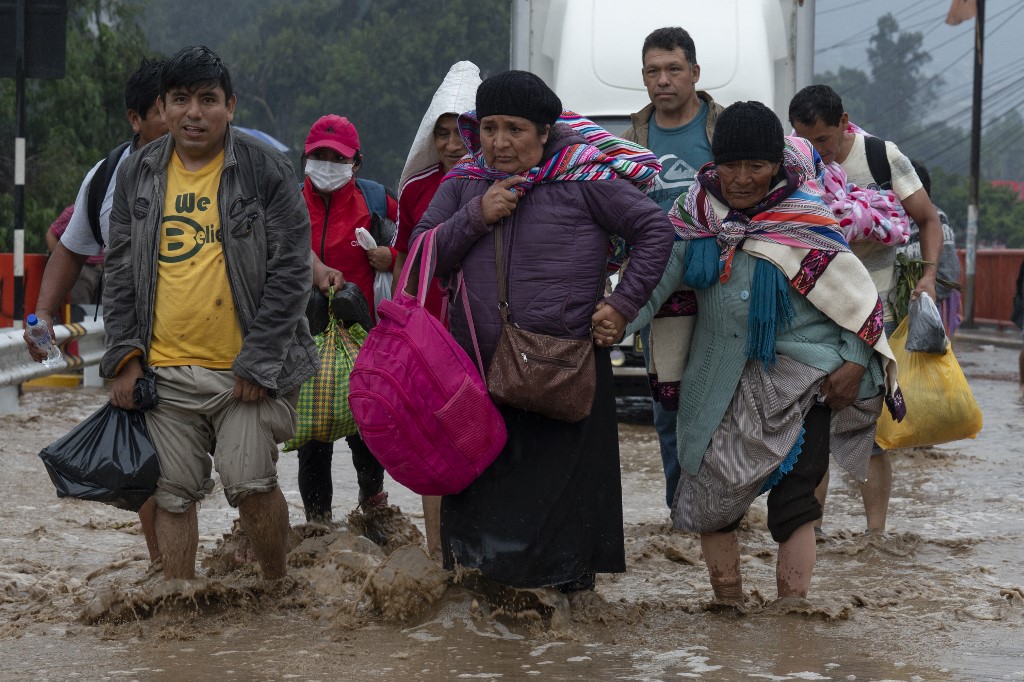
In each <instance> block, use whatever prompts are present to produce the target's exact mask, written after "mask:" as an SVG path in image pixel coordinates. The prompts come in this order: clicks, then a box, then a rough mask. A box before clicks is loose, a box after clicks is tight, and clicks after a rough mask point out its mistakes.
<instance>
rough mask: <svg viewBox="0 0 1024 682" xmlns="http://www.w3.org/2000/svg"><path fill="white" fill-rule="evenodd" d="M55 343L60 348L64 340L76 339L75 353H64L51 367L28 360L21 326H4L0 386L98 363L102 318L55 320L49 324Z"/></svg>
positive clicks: (100, 353)
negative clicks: (57, 323) (62, 357)
mask: <svg viewBox="0 0 1024 682" xmlns="http://www.w3.org/2000/svg"><path fill="white" fill-rule="evenodd" d="M53 333H54V336H56V337H57V345H59V346H61V350H62V351H63V350H64V348H63V346H64V344H65V343H67V342H68V341H72V340H76V339H77V340H78V354H77V355H68V354H67V353H64V364H63V365H61V366H59V367H54V368H52V369H49V368H46V367H43V366H42V365H41V364H40V363H38V362H35V361H33V360H32V356H30V355H29V354H28V349H27V348H26V347H25V341H24V339H23V334H24V330H23V329H16V328H8V329H4V330H2V332H0V386H11V385H14V384H20V383H22V382H25V381H29V380H30V379H37V378H39V377H44V376H47V375H49V374H57V373H59V372H61V371H64V370H67V369H82V368H83V367H87V366H91V365H96V364H99V361H100V359H101V358H102V357H103V351H104V345H103V340H104V334H103V321H102V320H97V321H96V322H93V321H92V320H89V321H86V322H74V323H72V324H59V325H57V326H56V327H54V328H53Z"/></svg>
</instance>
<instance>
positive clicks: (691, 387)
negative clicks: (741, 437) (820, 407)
mask: <svg viewBox="0 0 1024 682" xmlns="http://www.w3.org/2000/svg"><path fill="white" fill-rule="evenodd" d="M688 243H689V242H686V241H676V242H675V243H674V245H673V248H672V255H671V257H670V258H669V261H668V265H667V266H666V270H665V274H664V275H663V276H662V278H661V281H660V282H659V283H658V286H657V287H656V288H655V290H654V293H652V294H651V298H650V300H649V301H648V302H647V305H646V306H644V308H643V309H642V310H641V311H640V313H639V314H638V315H637V317H636V319H635V320H633V322H632V323H630V325H629V327H628V329H627V332H626V333H627V334H630V333H635V332H636V331H637V330H639V329H640V328H641V327H643V326H644V325H646V324H649V323H650V321H651V319H652V318H653V317H654V315H655V313H656V312H657V311H658V309H659V308H661V305H662V304H663V303H664V302H665V301H666V300H667V299H668V297H669V296H670V295H671V294H672V292H674V291H675V290H676V289H679V288H680V287H681V286H682V282H683V262H684V259H683V256H684V255H685V253H686V246H687V244H688ZM757 260H758V259H757V258H755V257H754V256H751V255H749V254H747V253H746V252H744V251H742V250H740V249H737V250H736V254H735V256H734V257H733V262H732V273H731V275H730V277H729V280H728V281H727V282H725V283H724V284H715V285H713V286H711V287H708V288H707V289H702V290H697V291H696V292H695V293H696V296H697V311H698V315H697V325H696V328H695V330H694V333H693V339H692V341H691V344H690V357H689V360H688V362H687V365H686V369H685V371H684V372H683V377H682V381H681V384H680V389H679V393H680V395H679V412H678V416H677V418H676V442H677V443H678V444H679V463H680V465H681V466H682V468H683V469H684V470H685V471H687V472H689V473H690V474H692V475H696V474H697V470H698V469H699V468H700V464H701V461H702V460H703V458H704V452H705V450H707V447H708V444H709V443H710V442H711V436H712V434H713V433H714V431H715V429H716V428H718V425H719V424H720V423H721V421H722V417H724V416H725V411H726V409H727V408H728V407H729V403H730V402H732V398H733V394H734V393H735V391H736V387H737V385H738V384H739V380H740V375H741V374H742V372H743V367H744V365H746V363H747V354H746V350H747V349H746V344H747V309H748V308H749V303H750V286H751V282H752V281H753V276H754V266H755V265H756V264H757ZM789 297H790V300H791V301H792V303H793V310H794V311H795V313H796V315H795V317H794V319H793V323H792V324H791V325H790V326H789V327H788V328H784V329H780V330H779V332H778V335H777V337H776V352H777V353H778V354H779V355H785V356H787V357H790V358H792V359H794V360H797V361H799V362H802V363H804V364H805V365H810V366H811V367H816V368H818V369H820V370H822V371H824V372H829V373H831V372H834V371H835V370H837V369H839V367H841V366H842V365H843V363H844V362H846V361H850V362H856V363H857V364H859V365H861V366H863V367H865V368H866V370H865V372H864V376H863V378H862V379H861V385H860V393H859V395H858V399H861V398H868V397H872V396H876V395H878V394H879V393H880V392H881V391H882V390H883V388H884V375H883V372H882V366H881V364H880V363H879V362H878V360H877V359H874V358H873V356H874V355H875V352H874V350H873V349H872V348H871V347H870V346H869V345H868V344H867V343H865V342H864V341H863V340H861V339H860V338H859V337H858V336H857V335H856V334H854V333H853V332H851V331H848V330H845V329H843V328H842V327H840V326H839V325H838V324H836V323H835V322H833V321H832V320H831V319H829V318H828V317H827V316H826V315H825V314H824V313H822V312H821V311H820V310H818V309H817V308H815V307H814V306H813V305H812V304H811V303H810V302H809V301H808V300H807V299H806V298H805V297H804V296H802V295H801V294H799V293H798V292H797V291H796V290H795V289H792V288H790V290H789Z"/></svg>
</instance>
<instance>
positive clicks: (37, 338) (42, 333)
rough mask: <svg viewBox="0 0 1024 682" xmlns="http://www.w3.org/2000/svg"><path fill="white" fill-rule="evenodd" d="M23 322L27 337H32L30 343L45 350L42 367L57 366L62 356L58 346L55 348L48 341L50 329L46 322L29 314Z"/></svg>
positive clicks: (61, 360)
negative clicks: (25, 325)
mask: <svg viewBox="0 0 1024 682" xmlns="http://www.w3.org/2000/svg"><path fill="white" fill-rule="evenodd" d="M25 323H26V324H27V325H28V335H29V338H31V339H32V343H34V344H36V345H37V346H39V347H40V348H42V349H43V350H45V351H46V359H45V360H43V367H47V368H50V369H53V368H54V367H59V366H60V364H61V362H63V360H64V357H63V356H62V355H61V354H60V348H57V346H55V345H54V344H52V343H50V330H49V328H48V327H47V326H46V323H45V322H43V321H42V320H40V319H39V318H38V317H36V316H35V315H29V316H28V317H26V318H25Z"/></svg>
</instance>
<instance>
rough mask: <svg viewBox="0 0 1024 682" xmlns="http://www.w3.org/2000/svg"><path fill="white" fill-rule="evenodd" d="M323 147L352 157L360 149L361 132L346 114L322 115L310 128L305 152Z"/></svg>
mask: <svg viewBox="0 0 1024 682" xmlns="http://www.w3.org/2000/svg"><path fill="white" fill-rule="evenodd" d="M323 147H326V148H328V149H333V150H334V151H336V152H338V153H339V154H341V155H342V156H345V157H348V158H352V157H354V156H355V155H356V152H358V151H359V132H358V131H357V130H356V127H355V126H354V125H352V122H351V121H349V120H348V119H347V118H345V117H344V116H338V115H337V114H327V115H326V116H321V117H320V118H319V119H317V122H316V123H314V124H313V127H312V128H310V129H309V135H307V136H306V151H305V152H304V153H305V154H309V153H310V152H312V151H313V150H315V149H321V148H323Z"/></svg>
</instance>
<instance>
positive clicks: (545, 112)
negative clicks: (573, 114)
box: [476, 71, 562, 125]
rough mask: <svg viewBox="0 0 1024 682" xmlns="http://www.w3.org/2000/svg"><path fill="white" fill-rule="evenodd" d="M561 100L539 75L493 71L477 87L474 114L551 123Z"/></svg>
mask: <svg viewBox="0 0 1024 682" xmlns="http://www.w3.org/2000/svg"><path fill="white" fill-rule="evenodd" d="M561 115H562V101H561V100H560V99H558V95H556V94H555V93H554V92H553V91H552V90H551V88H549V87H548V86H547V84H546V83H545V82H544V81H542V80H541V79H540V78H539V77H538V76H536V75H534V74H532V73H530V72H528V71H503V72H502V73H496V74H494V75H493V76H491V77H490V78H488V79H487V80H485V81H484V82H483V83H481V84H480V86H479V87H478V88H477V89H476V116H477V118H478V119H483V118H484V117H485V116H520V117H522V118H525V119H527V120H529V121H533V122H535V123H541V124H545V123H546V124H549V125H554V124H555V121H557V120H558V117H559V116H561Z"/></svg>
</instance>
